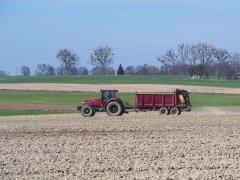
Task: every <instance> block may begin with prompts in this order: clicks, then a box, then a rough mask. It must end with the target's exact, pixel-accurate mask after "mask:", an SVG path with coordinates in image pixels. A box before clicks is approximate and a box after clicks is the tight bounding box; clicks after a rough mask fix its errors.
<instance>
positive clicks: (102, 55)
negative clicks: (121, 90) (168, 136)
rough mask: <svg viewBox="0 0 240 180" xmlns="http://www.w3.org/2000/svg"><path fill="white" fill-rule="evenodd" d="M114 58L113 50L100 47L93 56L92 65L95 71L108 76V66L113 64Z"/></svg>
mask: <svg viewBox="0 0 240 180" xmlns="http://www.w3.org/2000/svg"><path fill="white" fill-rule="evenodd" d="M112 56H113V53H112V48H110V47H108V46H106V47H102V46H100V47H98V48H97V49H95V50H94V51H93V54H91V58H90V64H91V65H93V66H94V68H95V69H98V72H99V73H101V74H107V72H108V71H107V69H108V66H109V65H110V64H112V63H113V58H112Z"/></svg>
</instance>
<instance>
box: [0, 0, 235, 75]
mask: <svg viewBox="0 0 240 180" xmlns="http://www.w3.org/2000/svg"><path fill="white" fill-rule="evenodd" d="M239 22H240V0H211V1H210V0H158V1H157V0H138V1H137V0H1V1H0V69H2V70H5V71H6V72H9V73H10V74H11V75H16V74H17V68H18V69H20V68H21V66H22V65H27V66H29V67H30V68H31V70H32V71H34V70H35V68H36V66H37V64H40V63H46V64H51V65H53V66H55V67H58V66H59V62H58V60H57V59H56V57H55V56H56V52H57V51H58V50H59V49H60V48H69V49H71V50H73V51H74V52H76V53H77V54H78V55H79V57H80V64H79V66H86V67H88V68H89V69H91V68H92V66H91V65H90V64H89V63H87V62H88V61H89V57H90V54H91V53H92V51H93V50H94V49H95V48H97V47H98V46H100V45H102V46H105V45H108V46H110V47H112V48H113V52H114V54H115V55H114V64H113V65H112V66H113V67H114V68H116V67H118V65H119V64H120V63H122V65H123V67H126V66H128V65H143V64H144V63H146V64H151V65H156V66H160V64H159V62H158V61H157V60H156V57H157V56H160V55H161V54H162V53H163V52H165V51H166V49H168V48H176V46H177V45H178V44H179V43H182V42H185V43H198V42H206V43H209V44H213V45H215V46H217V47H220V48H226V49H228V50H229V51H230V52H238V53H240V33H239V32H240V23H239Z"/></svg>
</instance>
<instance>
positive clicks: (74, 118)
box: [0, 108, 240, 179]
mask: <svg viewBox="0 0 240 180" xmlns="http://www.w3.org/2000/svg"><path fill="white" fill-rule="evenodd" d="M239 116H240V113H239V111H238V112H232V111H225V110H224V109H221V108H220V109H219V108H218V109H217V110H216V109H213V111H204V112H203V111H202V110H201V109H200V110H196V109H195V110H194V111H192V112H189V113H187V112H185V113H183V114H182V115H180V116H159V115H158V113H157V112H146V113H143V112H141V113H130V114H128V115H123V116H121V117H109V116H107V115H106V113H96V115H95V116H94V117H92V118H83V117H82V116H81V115H80V114H65V115H38V116H12V117H0V179H44V178H47V179H79V178H81V179H240V163H239V162H240V130H239V129H240V121H239Z"/></svg>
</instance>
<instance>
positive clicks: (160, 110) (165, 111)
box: [159, 107, 169, 115]
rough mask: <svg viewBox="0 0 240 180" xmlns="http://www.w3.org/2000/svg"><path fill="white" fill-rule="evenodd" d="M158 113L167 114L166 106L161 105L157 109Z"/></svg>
mask: <svg viewBox="0 0 240 180" xmlns="http://www.w3.org/2000/svg"><path fill="white" fill-rule="evenodd" d="M159 113H160V115H168V114H169V110H168V108H167V107H161V108H160V109H159Z"/></svg>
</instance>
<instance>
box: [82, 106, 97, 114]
mask: <svg viewBox="0 0 240 180" xmlns="http://www.w3.org/2000/svg"><path fill="white" fill-rule="evenodd" d="M81 114H82V115H83V116H84V117H91V116H94V115H95V111H94V109H93V108H92V107H91V106H83V107H82V110H81Z"/></svg>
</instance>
